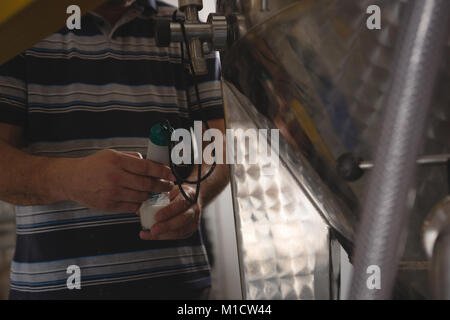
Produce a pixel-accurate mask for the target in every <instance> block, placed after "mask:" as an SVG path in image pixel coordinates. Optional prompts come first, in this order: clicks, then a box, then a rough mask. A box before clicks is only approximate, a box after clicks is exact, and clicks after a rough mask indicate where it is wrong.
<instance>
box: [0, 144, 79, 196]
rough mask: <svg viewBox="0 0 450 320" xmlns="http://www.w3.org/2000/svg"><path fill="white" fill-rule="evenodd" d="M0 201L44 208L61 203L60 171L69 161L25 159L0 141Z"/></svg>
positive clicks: (24, 154)
mask: <svg viewBox="0 0 450 320" xmlns="http://www.w3.org/2000/svg"><path fill="white" fill-rule="evenodd" d="M0 154H1V155H2V156H1V158H0V171H1V172H2V174H1V176H0V200H3V201H6V202H9V203H12V204H16V205H44V204H52V203H55V202H58V201H62V200H64V188H63V183H62V181H61V180H63V179H64V177H63V175H62V172H63V170H62V169H63V167H65V166H68V165H70V164H69V162H70V161H72V160H71V159H62V158H58V159H56V158H46V157H40V156H33V155H29V154H27V153H25V152H23V151H21V150H19V149H17V148H15V147H13V146H11V145H9V144H8V143H6V142H4V141H1V140H0Z"/></svg>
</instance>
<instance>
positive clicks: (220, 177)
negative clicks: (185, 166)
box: [140, 119, 230, 240]
mask: <svg viewBox="0 0 450 320" xmlns="http://www.w3.org/2000/svg"><path fill="white" fill-rule="evenodd" d="M208 125H209V127H210V128H211V129H212V128H215V129H219V130H220V131H221V132H222V134H224V133H225V123H224V120H223V119H219V120H212V121H208ZM222 140H223V146H218V145H216V148H221V147H223V150H224V151H223V154H224V155H225V154H226V139H225V138H224V139H222ZM209 168H210V166H209V165H205V164H204V165H202V176H204V175H205V174H206V173H207V172H208V171H209ZM197 172H198V171H197V170H194V172H193V173H192V174H191V175H190V177H189V178H188V180H194V181H195V180H197ZM229 180H230V171H229V167H228V165H227V164H217V166H216V168H215V170H214V172H213V173H212V174H211V176H209V177H208V178H207V179H206V180H205V181H203V182H202V183H201V186H200V195H199V199H198V202H197V203H196V204H191V203H190V202H189V201H187V200H186V199H185V198H184V197H183V195H182V194H181V193H180V191H179V188H178V186H175V187H174V189H173V190H172V191H171V193H170V199H171V203H170V204H169V205H168V206H166V207H165V208H163V209H161V210H159V211H158V212H157V213H156V215H155V220H156V222H157V223H156V224H155V225H154V226H153V227H152V229H151V230H150V231H141V233H140V237H141V239H144V240H174V239H184V238H188V237H190V236H191V235H192V234H193V233H194V232H196V231H197V230H198V226H199V223H200V217H201V213H202V211H203V208H204V207H205V206H207V205H208V204H209V203H210V202H211V201H212V200H213V199H214V198H215V197H216V196H218V195H219V194H220V193H221V192H222V191H223V189H224V188H225V187H226V185H227V184H228V182H229ZM183 189H184V191H185V192H186V194H187V195H188V196H190V197H191V198H193V197H194V196H195V185H184V186H183Z"/></svg>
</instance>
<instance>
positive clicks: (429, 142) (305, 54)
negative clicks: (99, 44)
mask: <svg viewBox="0 0 450 320" xmlns="http://www.w3.org/2000/svg"><path fill="white" fill-rule="evenodd" d="M410 3H411V1H407V0H371V1H365V0H267V1H264V0H242V1H239V0H218V1H217V12H218V14H222V15H228V14H231V13H233V14H235V15H234V16H235V17H237V18H235V24H236V25H237V26H238V27H237V29H239V31H237V32H238V33H240V35H239V37H238V38H239V39H238V40H237V41H235V42H234V43H233V45H232V46H230V47H229V48H227V50H225V51H224V52H223V53H222V68H223V79H224V81H223V90H224V101H225V113H226V120H227V125H228V128H243V129H245V128H252V127H253V128H278V129H279V130H280V146H279V150H278V151H279V155H280V169H279V172H277V174H278V176H275V177H264V176H263V175H261V174H260V171H259V170H260V169H261V168H254V167H252V166H251V165H245V164H244V165H235V166H234V167H233V183H232V188H233V196H234V197H233V198H234V206H235V214H236V223H237V225H238V227H239V230H241V232H240V234H239V235H238V240H239V243H240V248H239V249H240V258H241V264H243V265H244V266H253V269H252V268H251V267H250V268H247V267H244V268H242V269H243V271H242V275H241V276H242V278H243V283H244V290H245V292H244V293H245V296H246V297H247V298H271V297H275V298H285V296H283V281H285V280H284V279H287V280H286V281H288V282H290V283H291V286H292V287H295V290H294V291H293V292H294V293H293V294H291V295H290V296H288V297H291V298H336V292H335V288H334V287H335V285H336V279H335V278H334V276H333V274H334V273H336V272H338V268H337V267H336V263H335V258H336V246H335V244H334V242H335V241H336V240H338V241H339V243H340V244H341V245H342V246H343V247H344V249H345V250H346V251H347V253H348V254H349V256H350V259H351V260H352V257H353V253H354V247H355V246H356V245H357V243H355V239H356V230H357V226H358V222H359V221H360V214H361V211H362V209H361V208H362V207H363V202H364V197H365V196H366V194H365V192H366V190H367V185H368V183H369V178H370V175H369V174H364V175H362V177H359V176H358V177H357V178H359V179H344V177H343V176H342V172H341V171H339V170H338V168H339V165H340V163H339V161H340V160H339V159H342V156H343V155H348V154H351V155H352V159H354V160H355V161H359V159H362V160H364V161H363V162H361V165H360V168H362V169H364V170H366V169H367V168H371V167H372V166H373V164H372V161H375V158H376V154H375V153H376V147H377V143H378V138H379V136H380V132H381V130H382V127H383V116H384V114H385V111H386V110H385V109H386V105H387V104H386V99H387V96H388V95H389V90H390V88H391V87H392V85H393V83H392V82H393V78H394V69H395V61H396V55H397V52H398V47H399V42H400V39H401V38H402V32H404V31H403V30H405V26H406V25H407V24H408V21H409V16H410V14H411V10H410V7H411V6H410ZM370 5H378V6H379V7H380V8H381V12H382V15H381V17H382V20H381V29H380V30H369V29H368V28H367V26H366V21H367V18H368V14H367V12H366V10H367V8H368V7H369V6H370ZM236 14H237V15H236ZM237 29H236V28H235V30H237ZM447 29H448V27H447ZM447 35H448V33H447ZM447 38H448V37H447ZM436 84H437V85H436V87H435V90H434V91H433V97H432V102H431V104H430V105H431V106H430V109H429V110H430V111H429V112H428V117H427V122H426V127H425V130H424V134H423V135H422V136H423V139H424V141H423V144H422V145H423V146H422V147H421V150H420V154H421V155H424V156H427V155H441V157H440V158H439V159H440V160H439V161H431V163H432V164H431V165H430V163H429V162H428V160H429V158H427V157H424V158H421V159H418V161H417V163H418V164H420V165H418V166H417V170H416V173H415V180H414V190H415V198H413V199H414V201H413V202H411V203H413V204H412V209H411V213H410V215H409V220H408V224H407V225H406V226H405V230H406V231H407V232H406V233H405V236H404V237H403V238H402V237H400V241H403V240H401V239H404V246H401V247H402V251H401V252H402V257H401V261H400V263H399V266H398V273H397V275H396V280H395V287H394V293H393V297H394V298H401V299H417V298H418V299H422V298H424V299H426V298H432V293H431V292H430V289H429V281H428V280H429V279H428V277H429V276H428V272H429V271H430V269H432V268H431V263H430V261H431V259H429V257H427V255H426V253H425V250H424V246H423V244H422V228H423V225H424V221H425V218H426V216H427V215H428V213H429V212H430V211H432V209H433V208H434V207H435V206H436V205H437V204H438V203H439V202H440V201H441V200H442V199H444V198H445V196H446V195H447V194H448V193H449V190H448V179H449V177H448V172H447V168H446V166H445V165H443V164H445V163H446V159H448V158H447V157H446V156H445V155H446V154H449V153H450V90H449V88H450V40H449V41H447V43H446V46H445V48H444V52H443V62H442V63H440V65H439V72H438V76H437V80H436ZM267 140H270V139H269V137H267ZM442 155H443V156H442ZM431 158H433V156H431ZM438 162H439V163H438ZM433 163H434V164H433ZM260 167H264V164H261V166H260ZM361 173H363V172H361ZM286 177H289V178H286ZM350 180H354V181H350ZM296 188H297V189H298V190H297V189H296ZM270 190H272V191H273V190H277V191H276V192H278V193H279V196H278V198H277V199H278V200H277V201H278V202H277V201H275V202H276V203H275V202H271V200H270V199H272V198H273V197H272V198H271V194H270ZM283 190H284V191H283ZM289 190H290V191H291V192H293V194H290V193H289ZM252 195H253V198H252ZM272 196H273V194H272ZM283 196H285V198H287V199H288V200H286V199H284V200H283V199H282V198H283ZM275 198H276V197H275ZM252 199H253V200H252ZM255 199H259V202H258V201H256V200H255ZM283 201H284V202H283ZM280 203H281V206H280ZM271 212H272V213H274V212H275V213H276V214H279V215H281V216H282V215H286V214H287V215H289V213H292V215H295V214H297V216H296V217H295V218H292V219H293V221H294V220H295V222H294V223H292V224H290V225H291V226H292V227H294V228H297V229H296V230H297V233H295V232H294V231H293V230H291V231H289V232H287V231H286V233H285V235H286V234H291V235H294V234H297V235H296V236H292V237H291V236H287V238H286V237H285V238H283V237H281V238H280V239H285V240H284V241H285V249H286V248H288V247H289V243H290V242H289V241H288V240H289V239H291V240H295V241H296V242H297V243H298V245H297V246H304V248H303V249H299V248H297V249H298V252H299V256H300V257H303V258H304V260H303V261H297V262H298V263H303V265H304V267H303V269H302V268H300V269H301V270H300V271H299V270H297V269H296V267H295V266H296V265H295V261H296V260H295V259H293V260H292V252H293V251H292V250H291V251H289V250H288V249H286V250H285V253H286V252H287V253H286V255H287V256H289V255H290V257H291V261H290V262H289V263H290V265H291V267H290V269H289V270H290V271H286V270H284V269H283V266H280V265H279V263H278V262H277V261H279V260H280V259H279V258H277V257H279V256H278V255H281V256H282V250H281V249H280V248H278V247H277V246H276V245H271V246H269V248H267V250H263V249H261V247H260V249H259V251H255V250H256V249H255V248H257V246H252V243H257V242H258V241H260V243H264V241H263V239H268V238H271V237H272V238H276V232H277V231H276V230H275V229H274V228H273V227H271V226H273V225H274V222H273V221H275V220H276V219H275V218H273V214H272V216H271ZM302 212H303V215H302ZM305 212H306V213H305ZM317 217H321V218H322V219H319V220H320V221H323V222H324V225H323V226H322V225H321V222H320V221H319V220H317ZM271 219H272V220H271ZM283 219H284V220H283V221H284V223H287V224H289V219H287V220H286V218H283ZM303 220H306V221H307V223H305V224H302V221H303ZM249 221H250V222H252V223H254V225H253V226H249V224H248V222H249ZM286 221H287V222H286ZM258 223H259V224H258ZM308 226H309V227H310V228H309V229H308ZM323 227H325V229H324V228H323ZM249 230H252V232H249ZM286 230H287V229H286ZM302 230H303V231H302ZM301 235H303V236H301ZM258 236H259V238H258ZM314 236H317V239H316V240H317V242H316V244H317V246H313V245H312V242H311V239H314ZM308 239H309V240H308ZM252 241H254V242H252ZM255 241H256V242H255ZM261 241H262V242H261ZM277 241H278V240H277ZM280 241H281V240H280ZM275 242H276V241H275ZM313 242H314V240H313ZM320 243H322V245H319V244H320ZM292 245H293V244H292ZM393 245H394V244H393ZM395 245H396V244H395ZM440 246H441V247H445V246H443V245H440ZM446 246H447V247H448V244H447V245H446ZM262 247H263V246H262ZM319 247H320V248H319ZM302 250H303V251H302ZM436 250H437V249H436ZM288 251H289V252H291V253H289V252H288ZM446 254H448V253H446ZM267 256H269V257H267ZM270 256H273V257H275V258H273V259H275V260H273V261H275V262H274V263H273V264H270V261H271V260H270V259H271V258H270ZM324 257H326V258H324ZM267 261H269V262H267ZM266 262H267V263H266ZM258 263H259V265H257V264H258ZM277 263H278V265H277ZM308 263H309V264H308ZM255 269H257V271H258V272H256V271H255ZM269 269H270V271H268V270H269ZM292 270H294V271H292ZM319 270H322V273H321V272H320V271H319ZM324 270H327V271H326V272H328V275H329V276H328V277H325V278H324V277H321V276H319V275H323V274H324V273H323V272H324ZM302 272H303V273H302ZM284 275H286V276H284ZM302 276H303V278H302ZM308 277H309V278H308ZM308 279H309V280H308ZM323 279H326V280H325V282H327V281H328V284H327V285H323V286H321V285H320V281H323ZM315 281H318V283H316V282H315ZM433 281H435V282H436V279H433ZM292 283H295V285H292ZM330 284H331V285H330ZM304 288H308V289H307V290H306V289H304ZM324 288H327V289H324ZM252 290H253V291H252ZM268 292H272V293H273V292H278V293H273V294H272V296H271V295H270V294H267V295H265V293H268ZM256 293H259V295H258V294H256Z"/></svg>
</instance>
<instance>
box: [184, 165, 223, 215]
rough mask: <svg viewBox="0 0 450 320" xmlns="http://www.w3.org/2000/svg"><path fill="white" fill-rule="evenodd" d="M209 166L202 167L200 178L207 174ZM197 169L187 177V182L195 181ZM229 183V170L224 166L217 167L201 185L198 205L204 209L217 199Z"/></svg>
mask: <svg viewBox="0 0 450 320" xmlns="http://www.w3.org/2000/svg"><path fill="white" fill-rule="evenodd" d="M210 168H211V166H209V165H202V176H204V175H205V174H206V173H208V171H209V169H210ZM197 173H198V169H197V166H196V167H195V170H193V172H192V174H191V175H190V177H189V180H197ZM229 181H230V170H229V166H228V165H226V164H220V165H217V166H216V168H215V169H214V172H213V173H212V174H211V176H209V177H208V178H207V179H206V180H205V181H203V182H202V183H201V186H200V195H199V204H200V206H201V207H205V206H207V205H208V204H210V203H211V201H212V200H214V198H215V197H217V196H218V195H219V194H220V193H221V192H222V191H223V189H224V188H225V187H226V186H227V184H228V182H229Z"/></svg>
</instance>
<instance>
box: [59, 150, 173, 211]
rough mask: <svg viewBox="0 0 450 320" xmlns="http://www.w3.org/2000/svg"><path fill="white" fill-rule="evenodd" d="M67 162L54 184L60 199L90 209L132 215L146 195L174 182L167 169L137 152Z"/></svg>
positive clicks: (100, 154) (109, 152)
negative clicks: (57, 186) (60, 178)
mask: <svg viewBox="0 0 450 320" xmlns="http://www.w3.org/2000/svg"><path fill="white" fill-rule="evenodd" d="M71 160H72V161H70V163H71V166H70V167H68V168H66V172H65V174H63V175H61V177H62V178H63V177H65V178H63V179H64V180H65V181H59V183H58V184H59V185H61V186H62V190H61V192H62V193H63V194H62V195H61V196H62V197H63V198H65V199H66V200H71V201H75V202H78V203H80V204H81V205H83V206H85V207H87V208H90V209H96V210H102V211H110V212H136V211H137V210H138V209H139V207H140V206H141V204H142V202H144V201H145V200H147V199H148V193H149V192H167V191H170V190H171V189H172V187H173V183H172V182H171V181H175V178H174V176H173V175H172V173H171V171H170V169H169V168H168V167H166V166H163V165H161V164H157V163H154V162H152V161H150V160H143V159H142V158H141V157H140V155H139V154H138V153H130V152H126V153H124V152H118V151H115V150H102V151H99V152H97V153H94V154H93V155H91V156H88V157H85V158H79V159H71ZM67 164H69V163H67V162H66V165H67Z"/></svg>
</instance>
